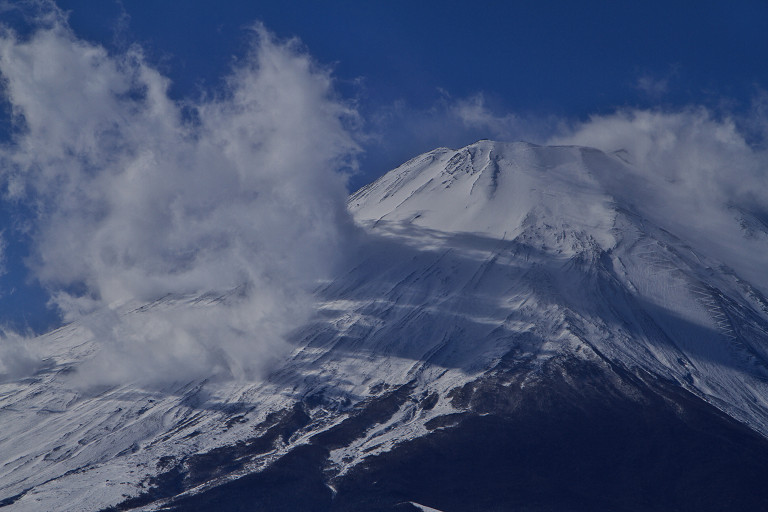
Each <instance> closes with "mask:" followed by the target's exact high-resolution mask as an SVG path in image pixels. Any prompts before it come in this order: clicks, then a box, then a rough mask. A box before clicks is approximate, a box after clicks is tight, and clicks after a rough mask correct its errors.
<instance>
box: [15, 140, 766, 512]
mask: <svg viewBox="0 0 768 512" xmlns="http://www.w3.org/2000/svg"><path fill="white" fill-rule="evenodd" d="M628 165H629V164H627V162H626V161H625V159H623V158H619V157H618V156H615V155H607V154H605V153H602V152H600V151H598V150H594V149H590V148H581V147H575V146H560V147H554V148H550V147H545V146H535V145H531V144H527V143H511V144H503V143H495V142H491V141H480V142H478V143H476V144H473V145H470V146H467V147H465V148H461V149H458V150H450V149H447V148H440V149H437V150H434V151H432V152H429V153H426V154H424V155H421V156H419V157H416V158H415V159H412V160H410V161H409V162H407V163H406V164H403V166H400V167H399V168H397V169H395V170H393V171H391V172H390V173H388V174H387V175H385V176H383V177H382V178H380V179H379V180H378V181H376V182H374V183H372V184H370V185H368V186H367V187H364V188H363V189H361V190H360V191H358V192H357V193H355V194H353V195H352V196H350V199H349V203H348V204H349V209H350V211H351V212H352V215H353V216H354V218H355V221H356V222H357V223H358V225H359V226H361V229H362V230H363V232H364V237H363V242H362V244H363V246H362V248H361V249H360V251H359V253H360V257H359V259H358V260H357V261H356V262H355V265H354V266H352V267H351V268H350V269H348V270H346V271H345V272H342V273H340V275H339V276H338V277H337V278H336V279H335V280H333V281H331V282H329V283H326V284H324V285H322V286H321V287H320V288H319V290H318V291H317V300H318V313H317V315H316V316H315V317H314V318H313V319H312V321H311V322H309V323H308V324H306V325H303V326H301V327H299V328H298V329H297V330H296V331H295V332H294V333H293V334H292V336H291V339H290V343H291V352H290V354H289V355H288V357H287V358H286V359H285V360H284V361H283V362H282V363H281V364H280V365H278V366H277V367H276V368H275V369H274V371H273V372H272V374H271V375H270V376H269V378H268V379H266V380H265V381H264V382H253V383H249V382H236V381H231V382H214V381H211V382H190V383H177V384H174V385H172V386H169V387H167V388H166V389H163V390H142V389H141V388H140V387H139V388H137V387H136V386H131V385H125V386H118V387H116V388H112V389H108V390H106V391H105V392H102V393H97V394H95V395H93V396H87V395H85V394H83V393H82V392H78V391H77V390H72V388H71V386H69V384H68V382H67V374H68V372H77V368H78V365H79V364H80V363H79V362H80V360H82V359H84V358H87V357H88V354H89V353H90V352H89V351H90V350H91V348H89V347H90V346H91V344H93V343H95V341H94V340H92V339H91V340H89V339H88V333H87V332H86V331H84V330H83V329H82V328H81V327H79V326H77V325H74V326H70V327H67V328H64V329H63V330H61V331H58V332H55V333H51V334H49V335H46V336H43V337H41V338H40V339H38V343H39V344H40V345H45V346H47V347H53V346H54V341H57V343H59V349H58V350H59V354H58V355H51V356H50V358H49V359H50V363H49V365H48V366H47V367H46V368H43V369H42V370H41V371H40V372H39V373H38V375H37V376H35V377H33V378H31V379H29V380H28V381H25V383H24V384H23V385H22V383H11V384H6V385H4V386H6V388H5V390H4V392H3V394H2V395H0V397H2V400H3V402H0V407H2V408H3V409H2V410H4V411H6V413H9V414H12V415H15V416H14V428H12V429H9V431H8V432H6V433H5V435H4V437H2V438H0V446H2V447H3V448H4V450H6V449H7V450H8V451H7V452H6V453H8V454H10V455H7V456H6V457H7V459H6V460H7V462H5V463H4V465H3V466H0V468H2V469H0V482H2V483H3V485H2V486H1V487H0V489H2V492H3V494H0V499H5V501H4V502H0V505H4V506H6V507H9V510H34V509H35V507H36V506H37V507H39V506H40V503H44V504H48V505H47V506H48V507H49V508H55V505H56V504H57V503H58V504H60V503H61V501H60V500H61V498H60V497H59V494H61V493H63V494H64V495H65V496H68V497H69V498H68V499H71V500H74V502H76V503H78V504H79V506H80V508H81V509H83V510H96V509H101V508H104V509H109V507H113V508H112V510H158V509H163V510H165V509H168V510H204V509H206V507H209V508H210V507H213V506H214V505H215V506H219V507H221V506H225V505H226V507H227V508H229V509H232V510H237V509H246V508H247V507H249V506H250V507H252V508H255V509H257V510H361V509H364V510H382V511H384V510H388V511H389V510H399V509H398V507H400V509H402V508H403V507H404V506H405V505H403V504H406V503H411V502H412V503H419V504H423V506H429V507H432V508H435V509H437V510H442V511H444V512H451V511H456V512H458V511H461V510H479V509H481V510H514V509H526V510H537V511H545V510H658V509H659V507H662V506H666V505H668V504H670V503H672V504H674V507H677V509H679V510H721V509H722V508H723V507H725V506H731V507H734V506H735V507H736V508H739V507H747V508H748V507H752V508H760V507H763V506H764V505H766V504H768V492H762V491H760V490H759V489H758V487H759V482H757V480H756V479H757V478H758V477H757V476H756V475H760V474H766V471H768V463H766V462H764V461H766V460H768V441H767V440H766V436H768V300H767V299H766V297H765V296H764V295H763V294H762V292H761V291H760V286H755V285H753V284H751V282H750V281H748V280H747V279H745V278H742V277H740V275H739V274H738V273H737V272H736V271H735V270H732V269H730V268H729V267H728V266H727V265H725V264H724V263H722V262H721V261H720V260H719V259H718V257H717V256H718V255H719V253H718V252H717V251H715V254H714V255H710V254H708V253H707V252H706V251H705V250H703V249H706V248H707V247H709V246H708V245H703V246H702V245H696V246H694V245H692V244H689V243H688V242H687V241H686V240H685V239H683V238H681V235H683V234H684V233H680V232H672V231H669V230H667V229H666V228H665V227H664V226H660V225H657V224H655V223H654V222H653V219H651V218H648V217H646V216H644V215H643V212H642V211H637V210H636V204H635V203H636V202H625V201H624V200H623V198H622V196H618V195H613V194H611V193H609V189H611V190H615V189H616V188H617V187H618V185H619V184H626V183H630V184H632V183H633V182H634V180H638V179H640V178H639V175H637V174H636V173H635V174H632V173H633V172H634V171H633V170H632V169H629V168H628V167H627V166H628ZM620 172H621V173H630V174H631V176H630V179H629V181H622V180H623V178H622V176H623V175H619V174H616V173H620ZM606 183H607V185H606ZM649 186H650V185H649ZM637 190H639V191H641V192H642V187H638V188H637ZM641 196H642V194H641ZM734 222H737V220H736V219H734ZM743 233H747V231H743V232H742V234H743ZM229 300H235V301H236V300H237V297H236V295H232V296H231V298H230V299H229ZM191 304H194V305H195V307H205V301H204V300H203V301H201V300H200V299H199V298H197V297H191V296H190V297H187V298H173V300H171V299H170V298H169V299H166V300H162V301H159V302H157V303H154V304H152V305H150V306H148V307H149V308H150V309H151V308H160V309H162V308H167V309H168V310H169V311H171V310H172V309H173V308H175V307H189V306H190V305H191ZM142 311H145V310H142V309H141V308H139V309H132V310H130V311H125V312H123V313H121V314H125V315H139V316H140V315H142V314H143V312H142ZM137 318H140V317H137ZM67 347H69V348H67ZM24 386H26V388H25V387H24ZM25 408H26V409H25ZM54 410H55V411H56V412H55V413H52V412H45V411H54ZM14 411H15V412H14ZM25 411H26V412H25ZM41 416H42V417H43V418H46V420H45V421H42V422H39V419H38V418H39V417H41ZM52 418H56V419H52ZM35 421H37V422H38V423H39V425H36V426H35V428H33V429H32V430H31V431H29V432H28V431H26V430H25V425H33V424H34V423H35ZM83 424H85V425H86V426H87V428H85V431H84V432H83V427H82V425H83ZM105 432H106V433H105ZM44 436H47V437H48V438H52V439H50V440H49V439H46V438H45V437H44ZM665 436H666V437H665ZM43 439H45V441H44V442H41V440H43ZM568 440H570V441H568ZM62 441H63V443H62ZM59 444H60V446H59ZM408 468H421V469H419V470H418V471H417V470H416V469H408ZM467 468H469V469H467ZM471 468H476V469H475V470H474V472H473V470H472V469H471ZM497 473H498V474H497ZM499 475H503V476H499ZM537 475H542V476H537ZM545 475H551V476H552V478H551V479H549V480H548V479H547V478H545ZM107 477H108V480H107V481H108V482H120V483H119V484H118V483H113V484H110V485H104V486H103V488H100V489H98V490H94V489H92V488H91V486H89V485H88V482H93V481H101V479H104V478H107ZM515 482H517V483H515ZM675 489H682V490H684V493H682V494H683V497H681V496H678V495H677V494H676V491H675ZM696 492H698V495H697V496H694V497H691V495H692V493H696ZM19 493H21V494H19ZM36 500H40V501H36ZM413 506H415V505H413Z"/></svg>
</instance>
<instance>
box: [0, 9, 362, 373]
mask: <svg viewBox="0 0 768 512" xmlns="http://www.w3.org/2000/svg"><path fill="white" fill-rule="evenodd" d="M0 73H2V77H3V80H4V85H5V87H4V93H5V95H6V99H7V101H8V102H9V103H10V104H11V105H12V108H13V114H14V117H15V121H16V124H17V127H18V129H17V131H16V133H15V135H14V140H13V142H12V143H11V144H9V145H7V146H5V147H3V148H2V150H1V152H0V158H2V167H3V173H4V174H3V178H4V180H5V185H6V194H7V196H9V197H10V198H11V199H13V200H21V201H27V202H30V203H32V204H34V207H35V211H36V214H37V218H36V221H35V227H34V229H33V232H32V235H33V239H34V254H33V258H32V260H31V267H32V270H33V271H34V273H35V275H36V277H38V278H39V279H40V281H41V282H42V283H43V284H44V285H45V286H46V287H47V288H48V289H49V290H50V291H51V292H52V294H53V297H54V301H55V303H56V305H57V306H58V307H59V308H61V310H62V312H63V313H64V315H65V317H66V318H67V319H76V318H85V320H84V321H86V322H87V323H88V325H90V327H91V329H92V331H93V332H94V334H95V335H96V336H97V338H98V339H99V340H100V341H101V344H100V346H101V354H100V356H99V357H98V358H97V363H94V366H93V367H92V368H90V371H91V372H92V373H94V374H100V375H101V376H102V377H104V376H107V375H108V376H109V378H110V379H114V380H117V381H121V380H125V379H129V378H139V379H143V380H145V381H151V380H155V379H160V380H163V379H177V378H188V377H193V376H199V375H208V374H209V373H211V372H214V373H215V372H218V373H219V374H220V375H239V376H253V375H256V374H258V373H259V371H260V370H262V369H263V367H264V364H265V361H268V360H270V359H271V358H272V357H274V355H275V354H276V353H278V352H279V350H280V347H282V346H283V341H282V340H283V338H284V336H285V334H286V332H287V331H289V330H290V329H291V328H292V327H295V326H297V325H298V324H300V323H301V321H302V319H305V318H306V316H307V314H308V312H309V306H310V304H311V300H312V299H311V293H310V292H311V290H312V289H313V287H314V286H316V283H317V282H318V280H319V279H322V278H324V277H326V276H327V275H328V274H329V272H330V271H331V270H332V268H333V266H334V265H335V264H336V263H337V261H338V259H339V257H340V254H342V253H343V252H344V244H345V239H346V237H345V230H348V229H351V227H350V222H349V220H348V218H347V214H346V210H345V207H344V201H345V198H346V190H345V177H344V176H343V175H342V174H341V173H340V172H338V170H339V169H342V168H348V167H349V166H353V165H354V157H355V155H356V153H357V152H358V146H357V144H356V143H355V140H354V138H353V136H352V135H351V133H350V130H349V129H348V128H347V121H349V120H354V118H355V116H356V113H355V111H354V110H353V109H351V108H350V107H349V106H348V105H346V104H345V103H344V102H342V101H340V100H338V99H337V98H336V97H335V95H334V92H333V80H332V78H331V77H330V75H329V73H328V72H327V71H325V70H323V69H321V68H319V67H318V66H317V65H316V64H315V63H314V62H313V61H312V59H311V58H310V57H309V56H308V55H306V54H305V53H304V52H302V51H301V50H300V48H299V45H298V43H297V42H296V41H288V42H280V41H277V40H276V39H275V38H274V36H273V35H271V34H270V33H269V32H267V31H266V30H265V29H264V28H263V27H260V26H257V27H255V29H254V44H253V48H252V49H251V52H250V53H249V55H248V56H247V58H245V59H244V60H242V62H241V63H240V64H239V65H238V66H237V67H236V69H234V70H233V72H232V74H231V76H230V77H229V78H228V80H227V81H226V87H225V88H224V89H223V90H221V91H219V93H218V94H216V95H213V97H211V98H208V99H205V100H200V101H198V102H195V103H192V104H187V105H184V106H183V107H184V108H182V106H181V105H179V104H178V103H176V102H174V101H173V100H171V99H169V97H168V94H167V89H168V86H169V82H168V80H167V79H166V78H165V77H163V76H162V75H161V74H160V73H159V72H158V71H157V70H155V69H153V68H152V67H151V66H150V65H148V64H147V63H146V62H145V60H144V58H143V57H142V53H141V50H140V49H139V48H133V49H132V50H130V51H129V52H127V53H123V54H118V55H111V54H109V53H108V52H107V51H106V50H105V49H104V48H102V47H100V46H96V45H93V44H90V43H87V42H84V41H82V40H79V39H77V38H76V37H75V36H74V35H73V33H72V32H71V30H70V29H69V28H68V27H67V26H66V24H65V23H64V22H63V21H62V20H61V17H60V16H59V17H58V18H55V17H54V19H53V21H51V20H50V19H48V20H47V22H46V26H45V27H44V28H40V29H38V30H37V31H36V32H34V33H33V34H32V35H31V36H29V37H27V38H25V39H21V38H19V37H18V36H16V35H15V34H14V33H13V32H11V31H8V30H6V31H5V32H3V34H2V36H0ZM238 286H241V287H242V288H241V290H243V294H241V295H239V296H238V297H237V298H232V299H230V300H229V301H227V302H224V303H220V304H219V305H217V306H212V307H209V308H206V309H205V310H201V309H200V308H180V309H177V310H176V311H174V312H173V313H168V312H165V313H158V314H157V315H150V314H148V315H149V316H147V315H144V316H143V317H142V318H141V319H136V318H134V319H132V320H130V321H127V320H120V319H119V318H118V317H117V316H116V314H115V313H114V310H113V309H114V308H115V307H117V306H118V305H119V304H122V303H125V302H127V301H131V300H137V301H148V300H153V299H156V298H158V297H159V296H162V295H164V294H167V293H175V294H189V293H192V294H194V293H203V292H207V291H210V290H227V289H232V288H235V287H238ZM96 380H98V378H97V379H96Z"/></svg>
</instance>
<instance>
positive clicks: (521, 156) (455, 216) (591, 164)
mask: <svg viewBox="0 0 768 512" xmlns="http://www.w3.org/2000/svg"><path fill="white" fill-rule="evenodd" d="M585 155H587V156H586V158H585ZM598 160H599V162H598V163H599V166H601V167H600V169H598V171H599V173H600V174H607V173H611V172H615V168H618V167H621V166H622V165H624V164H623V162H622V161H620V160H618V159H617V158H614V157H611V156H608V155H605V154H603V153H602V152H599V151H598V150H595V149H591V148H582V147H576V146H537V145H535V144H530V143H527V142H513V143H502V142H495V141H489V140H480V141H477V142H475V143H473V144H470V145H469V146H466V147H464V148H461V149H458V150H451V149H446V148H441V149H437V150H434V151H431V152H429V153H425V154H424V155H421V156H419V157H416V158H414V159H412V160H410V161H409V162H407V163H405V164H403V165H402V166H400V167H398V168H397V169H395V170H393V171H391V172H390V173H388V174H387V175H385V176H383V177H382V178H381V179H379V180H378V181H376V182H375V183H372V184H371V185H369V186H367V187H365V188H363V189H361V190H360V191H358V192H357V193H356V194H354V195H353V196H352V197H351V198H350V200H349V207H350V210H351V211H352V212H353V214H354V215H355V217H356V219H357V220H358V221H360V222H363V223H382V222H395V223H403V222H405V223H409V224H415V225H417V226H421V227H425V228H429V229H436V230H441V231H450V232H454V231H462V232H473V233H478V234H483V235H485V236H490V237H493V238H497V239H507V240H509V239H513V238H515V237H516V236H518V235H519V234H520V233H522V232H524V231H525V230H526V229H529V228H531V222H532V221H533V220H534V219H535V221H536V222H537V223H539V224H540V225H542V226H547V227H548V228H552V229H559V230H566V231H572V232H580V233H584V234H585V235H587V236H589V237H591V238H593V239H594V240H596V241H598V243H599V244H600V246H601V247H603V248H606V249H607V248H610V247H612V246H613V245H614V244H615V240H614V239H613V236H612V234H611V229H612V227H613V222H614V217H615V207H614V199H613V197H612V196H611V195H610V194H609V192H608V191H607V189H606V187H605V186H604V184H603V183H601V182H600V180H599V179H598V178H597V177H596V173H595V169H594V168H595V166H596V163H595V162H597V161H598Z"/></svg>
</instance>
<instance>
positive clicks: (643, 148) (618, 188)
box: [549, 107, 768, 292]
mask: <svg viewBox="0 0 768 512" xmlns="http://www.w3.org/2000/svg"><path fill="white" fill-rule="evenodd" d="M764 114H765V112H762V113H761V112H760V111H753V112H752V113H751V114H749V115H748V116H747V117H739V116H736V115H722V114H721V115H716V114H715V113H713V112H711V111H710V110H709V109H707V108H704V107H692V108H684V109H679V110H676V111H662V110H621V111H618V112H616V113H614V114H611V115H605V116H595V117H592V118H590V119H589V120H588V121H586V122H583V123H577V124H576V125H573V126H571V127H570V128H568V129H566V130H565V132H564V133H562V134H560V135H558V136H556V137H553V138H552V139H550V140H549V143H553V144H575V145H580V146H590V147H595V148H598V149H601V150H603V151H605V152H608V153H611V152H616V151H621V152H622V155H624V156H623V158H625V159H627V160H628V161H629V163H630V165H629V167H627V169H628V174H625V175H616V176H610V177H605V178H606V179H607V182H608V183H610V184H611V192H612V193H613V194H614V195H615V196H616V197H617V198H618V199H619V200H620V201H621V202H622V203H623V204H631V205H633V206H634V207H635V208H636V210H637V211H638V212H639V213H641V214H643V215H644V216H646V217H647V218H649V219H652V220H654V222H655V223H657V224H658V225H660V226H662V227H664V228H666V229H668V230H669V231H671V232H673V233H675V234H677V235H678V236H680V237H681V238H684V239H686V240H688V241H690V242H691V243H693V244H694V246H695V247H699V248H705V250H706V252H707V253H708V254H712V255H715V256H716V257H718V258H719V259H720V260H721V261H722V262H723V263H725V264H726V265H728V266H729V267H731V268H733V269H735V270H736V271H737V272H738V273H740V274H741V275H742V277H745V278H747V279H749V280H751V281H752V282H753V283H754V284H756V285H758V286H760V287H761V288H762V290H763V291H764V292H768V277H766V272H765V262H766V259H765V255H766V254H768V225H766V226H764V227H762V228H761V227H760V226H761V225H763V224H764V223H765V222H766V220H768V151H766V147H765V144H764V143H765V139H761V138H760V137H761V136H760V134H761V133H762V134H766V133H768V130H766V128H768V117H766V116H765V115H764ZM750 134H751V136H750ZM763 136H764V135H763ZM750 139H751V140H750ZM750 223H751V224H753V225H754V226H757V227H758V228H759V229H758V232H755V233H750V230H745V229H744V225H745V224H750Z"/></svg>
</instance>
